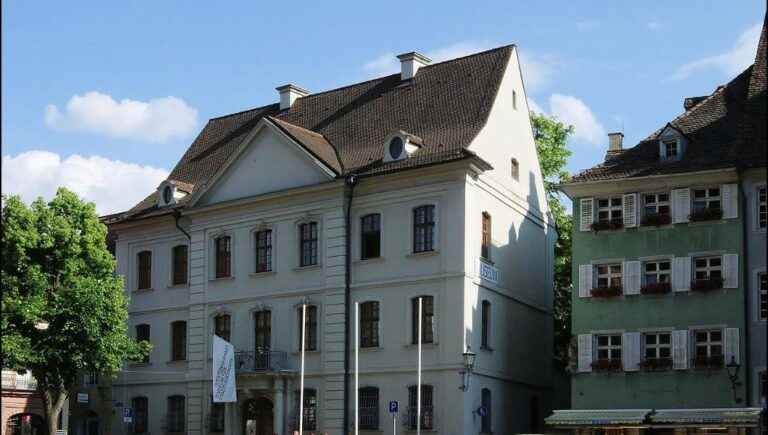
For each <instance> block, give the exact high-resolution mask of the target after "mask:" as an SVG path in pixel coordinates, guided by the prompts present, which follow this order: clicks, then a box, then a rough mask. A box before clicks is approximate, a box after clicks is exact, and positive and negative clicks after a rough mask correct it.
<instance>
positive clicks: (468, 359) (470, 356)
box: [459, 346, 475, 391]
mask: <svg viewBox="0 0 768 435" xmlns="http://www.w3.org/2000/svg"><path fill="white" fill-rule="evenodd" d="M461 356H462V357H463V359H464V370H462V371H460V372H459V374H460V375H461V386H460V387H459V389H460V390H461V391H467V390H468V389H469V377H470V375H471V374H472V369H473V368H475V353H474V352H472V348H471V347H470V346H467V350H466V352H464V353H463V354H461Z"/></svg>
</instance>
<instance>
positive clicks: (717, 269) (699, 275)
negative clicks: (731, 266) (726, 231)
mask: <svg viewBox="0 0 768 435" xmlns="http://www.w3.org/2000/svg"><path fill="white" fill-rule="evenodd" d="M694 264H695V270H694V277H695V278H696V280H697V281H704V280H717V279H722V277H723V261H722V258H721V257H720V256H716V257H698V258H696V259H695V260H694Z"/></svg>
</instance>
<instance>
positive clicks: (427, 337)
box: [411, 296, 435, 344]
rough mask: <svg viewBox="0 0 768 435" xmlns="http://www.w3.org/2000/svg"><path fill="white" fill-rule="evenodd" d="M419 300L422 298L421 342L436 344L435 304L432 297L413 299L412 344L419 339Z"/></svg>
mask: <svg viewBox="0 0 768 435" xmlns="http://www.w3.org/2000/svg"><path fill="white" fill-rule="evenodd" d="M419 298H421V342H422V343H434V341H435V331H434V327H435V326H434V319H435V303H434V298H433V297H432V296H418V297H415V298H413V299H411V343H413V344H417V343H418V339H419Z"/></svg>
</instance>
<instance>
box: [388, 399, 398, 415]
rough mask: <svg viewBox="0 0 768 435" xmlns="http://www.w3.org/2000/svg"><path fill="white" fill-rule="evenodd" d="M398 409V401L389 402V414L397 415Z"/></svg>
mask: <svg viewBox="0 0 768 435" xmlns="http://www.w3.org/2000/svg"><path fill="white" fill-rule="evenodd" d="M398 407H399V406H398V403H397V400H391V401H390V402H389V412H391V413H392V414H397V409H398Z"/></svg>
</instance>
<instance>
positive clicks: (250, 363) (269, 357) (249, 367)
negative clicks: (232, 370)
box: [235, 349, 291, 373]
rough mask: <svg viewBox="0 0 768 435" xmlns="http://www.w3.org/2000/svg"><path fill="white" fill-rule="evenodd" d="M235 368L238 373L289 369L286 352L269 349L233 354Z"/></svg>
mask: <svg viewBox="0 0 768 435" xmlns="http://www.w3.org/2000/svg"><path fill="white" fill-rule="evenodd" d="M235 366H236V368H237V371H238V372H240V373H247V372H276V371H281V370H289V369H290V368H291V367H289V366H288V354H287V353H286V352H283V351H279V350H270V349H259V350H255V351H253V352H251V351H238V352H235Z"/></svg>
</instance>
